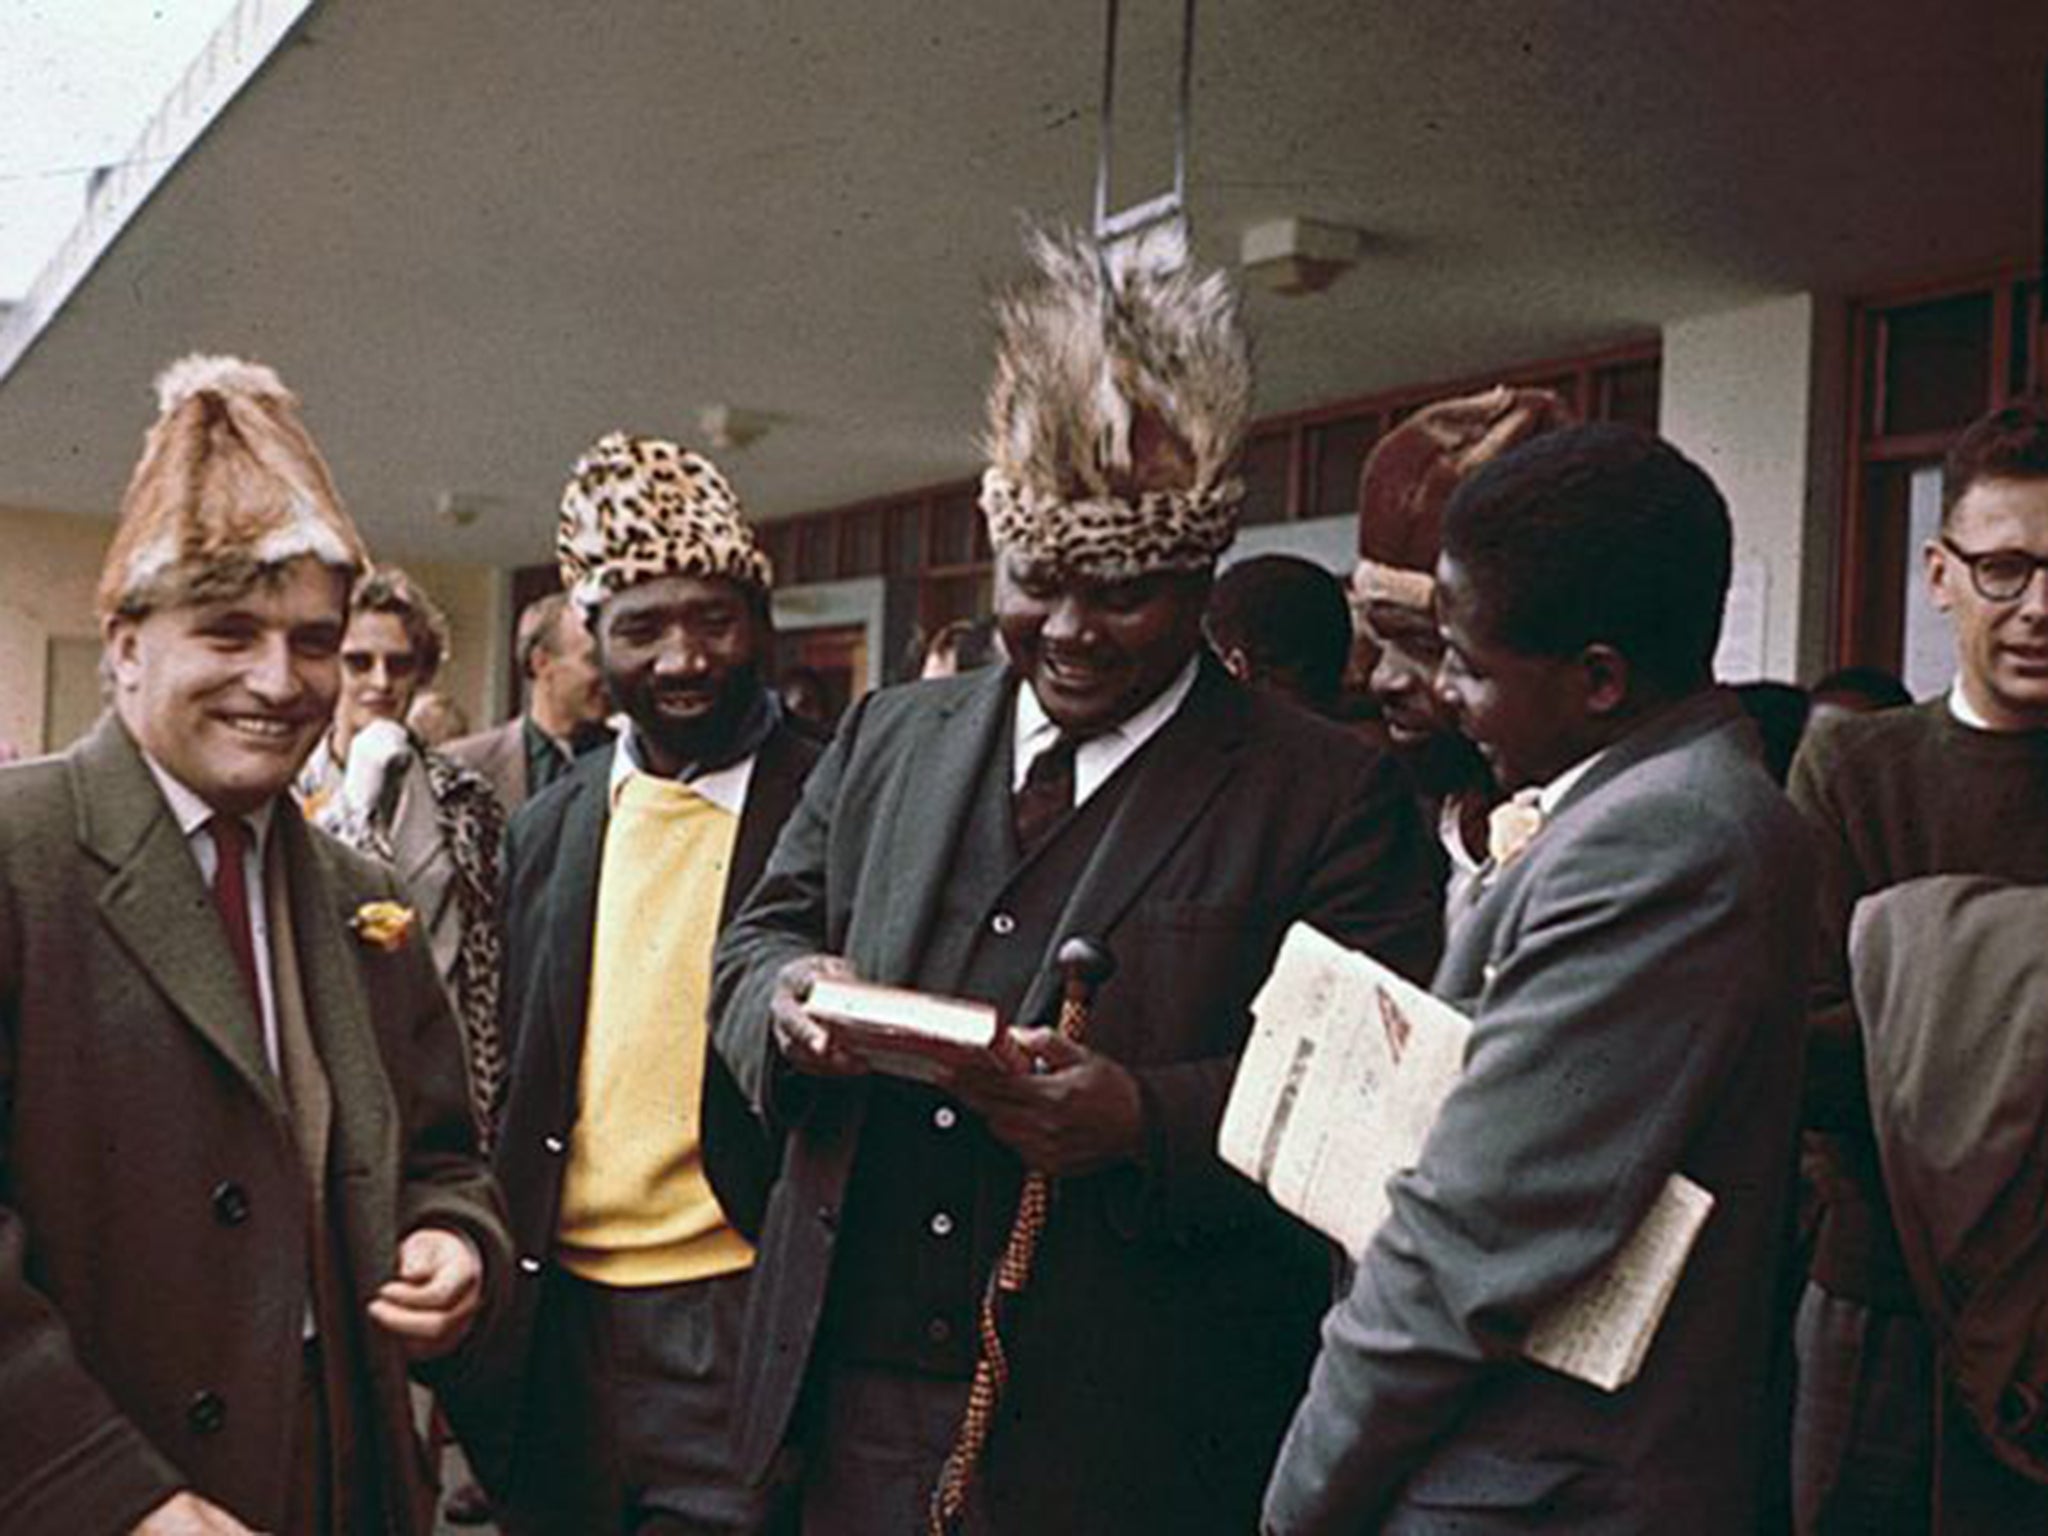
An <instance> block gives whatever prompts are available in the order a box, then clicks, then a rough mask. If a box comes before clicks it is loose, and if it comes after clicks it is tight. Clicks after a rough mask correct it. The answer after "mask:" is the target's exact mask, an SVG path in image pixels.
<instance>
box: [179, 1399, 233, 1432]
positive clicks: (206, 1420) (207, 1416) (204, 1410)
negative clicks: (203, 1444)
mask: <svg viewBox="0 0 2048 1536" xmlns="http://www.w3.org/2000/svg"><path fill="white" fill-rule="evenodd" d="M227 1421H228V1405H227V1404H226V1403H224V1402H222V1401H221V1400H220V1397H219V1395H218V1394H217V1393H213V1392H195V1393H193V1394H192V1401H191V1402H190V1403H189V1404H188V1405H187V1406H186V1408H185V1422H186V1423H187V1424H189V1425H191V1426H192V1433H193V1434H195V1435H217V1434H219V1433H220V1431H221V1427H222V1426H223V1425H225V1424H226V1423H227Z"/></svg>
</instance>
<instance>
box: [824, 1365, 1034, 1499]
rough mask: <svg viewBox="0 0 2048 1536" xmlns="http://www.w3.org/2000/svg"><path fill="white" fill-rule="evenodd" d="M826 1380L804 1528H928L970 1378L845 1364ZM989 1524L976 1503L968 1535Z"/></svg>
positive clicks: (827, 1376)
mask: <svg viewBox="0 0 2048 1536" xmlns="http://www.w3.org/2000/svg"><path fill="white" fill-rule="evenodd" d="M822 1386H823V1389H824V1391H823V1395H822V1400H821V1402H820V1404H819V1412H818V1415H817V1419H816V1421H815V1424H814V1425H813V1427H812V1431H811V1432H810V1433H809V1434H808V1435H807V1437H806V1438H807V1441H808V1444H807V1447H806V1452H805V1473H804V1482H803V1536H922V1533H923V1531H924V1529H925V1516H926V1512H927V1510H928V1508H929V1506H930V1502H931V1495H932V1487H933V1485H934V1484H935V1483H937V1481H938V1476H939V1468H940V1467H941V1466H942V1465H943V1464H944V1462H945V1459H946V1453H947V1452H948V1451H950V1450H951V1449H952V1448H953V1436H954V1434H955V1432H956V1431H958V1429H959V1428H960V1416H961V1414H962V1413H963V1412H964V1411H965V1410H966V1407H967V1383H966V1382H964V1381H947V1380H942V1379H938V1378H934V1377H930V1376H913V1375H910V1374H907V1373H900V1372H896V1371H878V1370H861V1369H854V1368H839V1369H833V1370H829V1371H827V1372H826V1373H825V1376H824V1380H823V1382H822ZM987 1530H988V1527H987V1525H986V1523H985V1522H984V1521H983V1520H982V1519H981V1518H980V1516H979V1513H978V1512H977V1511H976V1510H974V1509H973V1508H972V1507H970V1509H969V1512H968V1520H967V1536H986V1533H987ZM1045 1536H1053V1533H1051V1532H1047V1533H1045Z"/></svg>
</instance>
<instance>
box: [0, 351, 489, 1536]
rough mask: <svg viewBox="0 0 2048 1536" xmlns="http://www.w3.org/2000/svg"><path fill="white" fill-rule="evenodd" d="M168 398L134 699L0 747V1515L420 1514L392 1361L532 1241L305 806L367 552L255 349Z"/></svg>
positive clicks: (358, 1520)
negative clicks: (31, 750)
mask: <svg viewBox="0 0 2048 1536" xmlns="http://www.w3.org/2000/svg"><path fill="white" fill-rule="evenodd" d="M158 389H159V397H160V403H161V409H162V414H161V416H160V417H159V419H158V421H157V423H156V425H155V426H154V427H153V428H152V429H151V430H150V433H149V437H148V441H147V443H146V445H145V447H144V450H143V456H142V461H141V463H140V464H139V465H138V466H137V467H136V471H135V475H134V478H133V479H132V480H131V482H130V484H129V487H128V492H127V496H126V498H125V500H124V502H123V506H122V513H121V524H120V527H119V530H118V531H117V532H116V534H115V536H114V541H113V545H112V547H111V548H110V549H109V550H108V553H107V559H106V565H105V568H104V570H103V571H102V573H101V577H100V583H99V591H98V607H99V616H100V622H101V626H102V631H103V635H104V638H105V642H106V665H107V673H108V676H109V679H110V682H111V685H112V696H113V708H112V710H111V711H110V712H109V713H108V714H107V716H106V717H105V718H103V719H102V720H101V721H100V723H99V724H98V725H97V726H96V727H94V729H93V730H92V732H91V733H90V734H89V735H87V736H86V737H85V738H84V739H83V740H82V741H81V742H79V744H78V745H76V746H75V747H73V748H72V749H71V750H70V751H68V752H66V753H65V754H63V755H62V756H61V757H55V758H48V759H44V760H42V761H39V762H35V763H28V764H23V765H20V766H16V767H12V768H8V769H5V770H0V1423H4V1424H5V1425H6V1426H7V1429H6V1432H5V1434H0V1529H4V1530H7V1531H9V1532H19V1533H22V1536H78V1533H81V1532H86V1533H99V1532H109V1533H111V1532H125V1531H130V1530H133V1531H136V1532H141V1533H145V1536H158V1533H176V1532H200V1531H203V1532H209V1533H216V1536H234V1533H238V1532H247V1531H249V1530H252V1529H257V1530H265V1531H276V1532H280V1533H285V1532H289V1533H300V1532H323V1533H324V1532H346V1533H356V1532H362V1533H370V1532H376V1533H379V1536H389V1533H394V1532H416V1531H417V1532H424V1531H427V1530H430V1529H431V1528H432V1519H431V1510H432V1499H431V1491H430V1490H429V1489H428V1488H427V1486H426V1483H425V1480H424V1477H423V1475H422V1470H421V1469H422V1465H423V1463H422V1460H421V1457H420V1454H419V1450H418V1447H417V1446H416V1445H415V1444H413V1443H412V1429H411V1419H410V1414H409V1403H408V1396H407V1385H406V1362H407V1357H408V1356H410V1357H412V1358H415V1359H419V1358H425V1357H429V1356H436V1355H441V1354H445V1353H447V1352H448V1351H449V1350H451V1349H453V1348H454V1347H455V1346H456V1345H458V1344H459V1343H461V1342H462V1340H463V1339H464V1337H465V1336H466V1334H467V1333H468V1332H469V1331H470V1329H471V1328H472V1326H473V1325H474V1324H475V1322H476V1320H477V1318H478V1316H479V1313H480V1310H481V1308H482V1305H483V1302H484V1300H485V1293H486V1291H487V1290H495V1289H496V1287H497V1283H498V1281H499V1279H500V1277H501V1276H502V1275H503V1274H504V1273H505V1271H506V1270H507V1269H508V1268H509V1260H510V1254H509V1243H508V1241H507V1239H506V1237H505V1233H504V1227H503V1224H502V1222H501V1220H500V1218H499V1216H498V1213H497V1203H496V1198H495V1195H494V1192H493V1191H492V1188H491V1185H490V1181H489V1178H488V1176H487V1175H486V1173H485V1172H484V1169H483V1167H482V1164H481V1163H480V1161H479V1160H478V1158H477V1156H476V1150H475V1145H474V1131H473V1126H472V1123H471V1119H470V1115H469V1111H468V1107H467V1104H468V1099H467V1094H466V1091H465V1086H464V1080H463V1075H464V1068H463V1059H462V1050H461V1044H460V1040H459V1037H458V1035H457V1032H456V1029H455V1025H454V1023H453V1021H452V1019H451V1018H450V1016H449V1013H448V1005H447V1002H446V999H445V997H444V996H443V994H442V991H441V988H440V984H439V982H438V981H437V980H436V978H435V975H434V971H433V967H432V963H431V961H430V959H429V957H428V954H427V949H426V946H425V944H424V943H423V942H421V941H420V939H419V938H418V937H417V936H416V935H413V934H412V933H410V932H409V923H408V908H407V907H406V906H405V905H404V903H403V901H402V900H401V899H400V896H399V893H398V891H397V889H396V888H395V886H394V884H393V882H392V878H391V876H390V875H389V874H388V872H386V871H385V870H383V869H382V868H381V867H380V866H375V865H372V864H370V863H369V862H368V861H366V860H364V859H361V858H359V857H358V856H356V855H354V854H352V853H350V852H348V851H347V850H346V849H344V848H342V847H341V846H340V845H339V844H337V843H334V842H333V841H331V840H330V839H328V838H327V837H325V836H324V835H323V834H321V833H318V832H316V831H314V830H312V829H311V828H309V827H308V826H307V825H306V824H305V823H304V822H303V821H302V820H301V819H300V817H299V816H298V814H297V812H296V811H295V810H294V809H293V808H292V804H291V802H290V800H289V799H288V798H286V794H285V792H286V789H287V787H288V786H289V785H290V783H291V780H292V775H293V774H294V773H295V772H296V771H297V770H298V767H299V764H300V763H301V762H302V761H303V760H304V758H305V756H306V753H307V752H308V751H309V750H310V749H311V747H312V746H313V743H314V741H315V740H316V739H317V738H318V736H319V734H320V732H321V731H322V730H323V729H324V728H325V727H326V724H327V718H328V715H329V714H330V713H331V711H332V709H333V707H334V701H335V695H336V692H337V689H338V686H339V680H340V661H339V650H340V645H341V635H342V627H343V623H344V615H345V605H346V601H347V594H348V585H349V579H350V577H351V576H352V575H353V574H354V573H355V572H356V570H357V569H359V568H360V566H361V565H362V563H363V559H364V556H363V546H362V541H361V540H360V539H359V538H358V537H357V534H356V530H355V526H354V524H353V523H351V522H350V521H349V517H348V514H347V512H346V511H344V510H343V508H342V504H341V501H340V498H339V497H338V496H337V494H336V493H335V489H334V485H333V482H332V480H331V478H330V477H329V475H328V472H327V466H326V464H325V463H324V462H323V461H322V459H321V456H320V452H319V450H318V448H316V447H315V446H314V444H313V441H312V439H311V437H310V436H309V435H308V434H307V432H306V429H305V426H304V424H303V423H302V422H301V420H300V418H299V410H298V402H297V401H296V400H295V399H294V398H293V397H292V395H291V394H290V393H289V392H288V391H287V390H286V389H285V388H284V386H283V385H282V384H280V383H279V382H278V379H277V377H276V375H275V374H273V373H272V372H271V371H270V370H269V369H267V368H262V367H259V366H256V365H253V364H248V363H243V362H239V361H237V360H235V359H233V358H188V359H186V360H185V361H184V362H182V363H179V364H177V365H176V366H174V367H173V368H171V369H170V370H168V371H167V372H166V373H165V375H164V376H163V378H162V379H160V380H159V381H158Z"/></svg>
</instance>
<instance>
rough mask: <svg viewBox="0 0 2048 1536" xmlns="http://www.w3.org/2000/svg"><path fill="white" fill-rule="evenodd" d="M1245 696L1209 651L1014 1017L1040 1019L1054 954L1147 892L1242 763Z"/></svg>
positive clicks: (1146, 750) (1141, 765)
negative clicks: (1240, 747) (1239, 757)
mask: <svg viewBox="0 0 2048 1536" xmlns="http://www.w3.org/2000/svg"><path fill="white" fill-rule="evenodd" d="M1247 720H1248V716H1247V710H1246V701H1245V697H1244V694H1243V693H1242V692H1241V690H1240V689H1239V687H1238V685H1237V684H1235V683H1233V682H1231V681H1230V679H1229V678H1228V677H1227V676H1226V675H1225V674H1224V673H1223V670H1222V668H1221V667H1219V666H1217V665H1216V664H1215V663H1213V662H1211V661H1210V660H1209V658H1208V657H1207V656H1204V657H1203V658H1202V661H1201V670H1200V671H1199V672H1198V673H1197V675H1196V678H1195V686H1194V687H1193V688H1192V689H1190V690H1189V692H1188V696H1187V699H1186V700H1185V701H1184V702H1183V703H1182V705H1181V707H1180V710H1179V712H1178V713H1177V714H1176V715H1175V716H1174V717H1173V719H1171V720H1169V721H1168V722H1167V723H1166V725H1165V726H1164V727H1163V728H1162V729H1161V730H1160V731H1159V733H1158V735H1156V736H1154V737H1153V738H1152V740H1151V741H1149V742H1147V743H1146V744H1145V746H1144V747H1143V748H1142V749H1141V750H1140V752H1139V754H1138V756H1137V758H1136V760H1135V761H1133V762H1132V763H1130V764H1129V765H1127V766H1128V770H1129V771H1130V772H1132V773H1134V774H1135V775H1136V777H1135V778H1134V779H1133V780H1132V781H1131V783H1130V785H1129V786H1128V787H1127V788H1126V789H1125V791H1124V794H1123V797H1122V799H1121V800H1120V801H1119V802H1118V804H1117V807H1116V811H1115V814H1114V815H1113V816H1112V817H1111V818H1110V823H1109V826H1108V827H1107V828H1106V829H1104V831H1103V834H1102V837H1101V838H1100V840H1099V841H1097V843H1096V845H1095V849H1094V851H1093V852H1092V853H1090V854H1089V856H1088V862H1087V864H1086V865H1085V866H1084V867H1083V868H1082V871H1081V878H1080V879H1079V880H1078V881H1076V882H1075V885H1074V891H1073V894H1072V896H1070V897H1069V898H1068V900H1067V905H1066V908H1065V910H1064V911H1063V912H1062V913H1061V914H1060V920H1059V922H1058V923H1056V924H1055V925H1054V926H1053V938H1052V944H1051V946H1050V947H1049V948H1048V949H1047V951H1046V954H1045V957H1044V959H1043V960H1042V961H1041V962H1040V964H1039V967H1038V975H1037V978H1036V979H1035V980H1034V981H1033V982H1032V984H1031V990H1030V992H1028V993H1027V994H1026V995H1025V998H1024V1004H1023V1006H1022V1007H1021V1008H1020V1009H1019V1010H1018V1013H1017V1017H1018V1018H1020V1019H1024V1020H1030V1019H1036V1018H1039V1017H1041V1016H1042V1015H1043V1014H1044V1013H1045V1012H1046V1011H1047V1010H1048V1009H1049V1008H1050V1007H1051V1004H1052V995H1053V992H1054V989H1055V988H1057V986H1058V985H1059V974H1058V967H1057V965H1056V964H1055V957H1056V956H1057V954H1058V953H1059V946H1060V945H1061V944H1062V943H1063V942H1064V941H1065V940H1067V939H1069V938H1072V937H1075V936H1087V937H1090V938H1097V939H1100V938H1102V937H1103V936H1104V935H1106V934H1107V933H1109V932H1110V930H1111V929H1113V928H1115V927H1116V925H1117V923H1118V921H1119V920H1120V919H1121V918H1122V917H1123V915H1124V913H1125V912H1126V911H1127V910H1128V909H1129V908H1130V905H1131V903H1132V902H1133V901H1135V900H1137V898H1138V897H1139V896H1140V895H1141V894H1142V893H1143V892H1144V890H1145V888H1146V886H1147V884H1149V883H1150V881H1151V879H1152V875H1153V872H1154V871H1155V870H1157V869H1158V868H1159V865H1160V864H1161V862H1162V861H1163V860H1165V858H1166V856H1167V855H1168V854H1170V853H1172V852H1173V850H1174V849H1175V848H1176V847H1178V846H1179V845H1180V844H1181V842H1182V841H1183V840H1185V839H1186V838H1187V837H1188V836H1189V835H1190V833H1192V832H1193V830H1194V829H1195V827H1196V825H1197V824H1198V823H1199V822H1200V820H1201V817H1202V813H1203V811H1204V810H1206V809H1207V807H1208V805H1209V803H1210V801H1212V800H1213V799H1215V797H1216V795H1217V793H1218V792H1219V791H1220V790H1221V789H1222V788H1223V786H1224V784H1225V783H1226V782H1227V781H1228V780H1229V778H1230V775H1231V773H1232V772H1233V771H1234V770H1235V768H1236V765H1237V747H1238V744H1239V743H1240V742H1242V741H1243V739H1244V735H1245V731H1246V729H1247Z"/></svg>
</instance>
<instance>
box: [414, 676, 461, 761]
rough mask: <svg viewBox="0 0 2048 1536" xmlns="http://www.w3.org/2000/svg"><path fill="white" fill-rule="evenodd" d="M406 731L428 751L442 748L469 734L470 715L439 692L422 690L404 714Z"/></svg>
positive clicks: (432, 689)
mask: <svg viewBox="0 0 2048 1536" xmlns="http://www.w3.org/2000/svg"><path fill="white" fill-rule="evenodd" d="M405 728H406V729H407V730H409V731H411V732H412V733H413V735H414V736H416V737H418V738H419V739H420V740H421V741H423V742H425V743H426V744H427V745H428V746H430V747H445V746H446V745H447V744H448V743H449V742H451V741H453V740H455V739H456V738H457V737H458V736H464V735H467V734H468V733H469V715H468V714H467V712H465V711H464V709H463V707H462V706H461V705H460V704H458V703H456V702H455V700H454V699H452V698H450V697H449V696H448V695H447V694H445V693H443V692H442V691H441V690H440V689H438V688H422V689H421V690H420V691H419V692H418V693H416V694H414V695H413V700H412V708H410V709H408V710H407V711H406V712H405Z"/></svg>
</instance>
